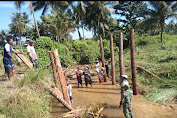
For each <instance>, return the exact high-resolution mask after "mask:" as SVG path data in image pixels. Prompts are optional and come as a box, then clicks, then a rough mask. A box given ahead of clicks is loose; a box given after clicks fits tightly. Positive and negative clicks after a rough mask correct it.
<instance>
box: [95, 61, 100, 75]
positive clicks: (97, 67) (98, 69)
mask: <svg viewBox="0 0 177 118" xmlns="http://www.w3.org/2000/svg"><path fill="white" fill-rule="evenodd" d="M95 69H96V72H97V75H98V73H99V71H100V64H99V60H98V59H97V60H96V61H95Z"/></svg>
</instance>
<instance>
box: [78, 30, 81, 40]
mask: <svg viewBox="0 0 177 118" xmlns="http://www.w3.org/2000/svg"><path fill="white" fill-rule="evenodd" d="M77 30H78V35H79V40H81V39H82V37H81V33H80V31H79V28H77Z"/></svg>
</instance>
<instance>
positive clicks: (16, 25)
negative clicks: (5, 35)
mask: <svg viewBox="0 0 177 118" xmlns="http://www.w3.org/2000/svg"><path fill="white" fill-rule="evenodd" d="M11 19H12V23H11V24H9V27H10V33H12V34H15V35H16V36H18V37H19V40H20V47H21V49H22V44H21V36H22V35H24V34H25V33H26V31H27V27H28V25H27V24H28V23H29V22H30V20H29V19H28V15H27V14H26V13H25V12H23V13H22V14H21V13H12V16H11Z"/></svg>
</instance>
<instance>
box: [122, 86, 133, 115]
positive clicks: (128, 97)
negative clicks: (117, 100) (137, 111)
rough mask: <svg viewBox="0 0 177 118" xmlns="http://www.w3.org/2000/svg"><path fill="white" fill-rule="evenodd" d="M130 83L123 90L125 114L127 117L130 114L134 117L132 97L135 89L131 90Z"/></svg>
mask: <svg viewBox="0 0 177 118" xmlns="http://www.w3.org/2000/svg"><path fill="white" fill-rule="evenodd" d="M129 88H130V85H129V84H125V85H124V90H125V91H124V92H123V113H124V115H125V118H129V115H130V116H131V118H133V108H132V97H133V91H132V90H129Z"/></svg>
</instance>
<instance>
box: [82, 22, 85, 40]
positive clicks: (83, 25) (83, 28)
mask: <svg viewBox="0 0 177 118" xmlns="http://www.w3.org/2000/svg"><path fill="white" fill-rule="evenodd" d="M82 32H83V39H84V40H85V36H84V23H83V21H82Z"/></svg>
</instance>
